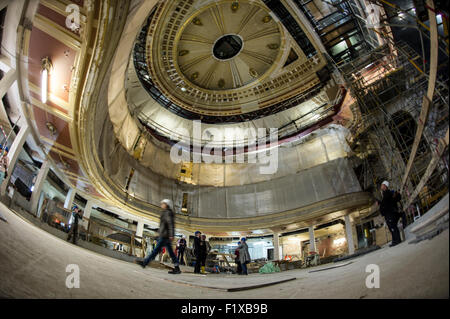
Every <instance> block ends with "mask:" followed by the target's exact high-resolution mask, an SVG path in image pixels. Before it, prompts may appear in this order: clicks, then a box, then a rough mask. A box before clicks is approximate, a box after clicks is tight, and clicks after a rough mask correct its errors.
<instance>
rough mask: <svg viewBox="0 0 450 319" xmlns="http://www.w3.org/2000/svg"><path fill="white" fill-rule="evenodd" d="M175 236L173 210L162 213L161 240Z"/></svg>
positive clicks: (160, 223) (160, 220)
mask: <svg viewBox="0 0 450 319" xmlns="http://www.w3.org/2000/svg"><path fill="white" fill-rule="evenodd" d="M174 235H175V215H174V213H173V211H172V210H171V209H166V210H164V211H163V212H162V213H161V217H160V219H159V238H165V239H168V238H170V237H174Z"/></svg>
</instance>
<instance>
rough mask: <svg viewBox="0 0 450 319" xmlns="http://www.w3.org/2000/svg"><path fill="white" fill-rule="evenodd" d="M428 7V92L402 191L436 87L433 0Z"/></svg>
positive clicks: (436, 37)
mask: <svg viewBox="0 0 450 319" xmlns="http://www.w3.org/2000/svg"><path fill="white" fill-rule="evenodd" d="M426 3H427V6H428V16H429V18H430V41H431V44H430V45H431V49H430V76H429V78H428V90H427V95H426V96H424V98H423V103H422V109H421V111H420V117H419V123H418V125H417V131H416V136H415V137H414V143H413V147H412V149H411V154H410V156H409V159H408V164H407V165H406V170H405V174H404V175H403V179H402V184H401V187H400V189H401V190H404V187H405V184H406V180H407V179H408V176H409V173H410V171H411V168H412V165H413V162H414V159H415V157H416V154H417V149H418V148H419V143H420V139H421V138H422V134H423V130H424V128H425V124H426V122H427V119H428V114H429V111H430V104H431V101H433V95H434V90H435V87H436V76H437V67H438V46H439V43H438V41H439V39H438V31H437V22H436V13H435V11H434V3H433V0H427V2H426Z"/></svg>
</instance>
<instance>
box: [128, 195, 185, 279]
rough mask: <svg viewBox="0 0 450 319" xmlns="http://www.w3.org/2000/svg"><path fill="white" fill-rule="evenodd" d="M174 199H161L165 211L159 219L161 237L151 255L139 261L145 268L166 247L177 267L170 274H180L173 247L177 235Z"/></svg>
mask: <svg viewBox="0 0 450 319" xmlns="http://www.w3.org/2000/svg"><path fill="white" fill-rule="evenodd" d="M172 207H173V204H172V201H171V200H170V199H164V200H162V201H161V208H162V209H163V212H162V213H161V217H160V221H159V238H158V242H157V244H156V247H155V249H153V251H152V252H151V254H150V255H148V256H147V257H145V259H144V261H138V262H137V263H138V264H140V265H141V266H142V268H145V267H146V266H147V264H148V263H149V262H151V261H152V260H154V259H155V257H156V255H157V254H158V253H159V252H160V251H161V250H162V248H163V247H165V248H166V249H167V251H168V253H169V255H170V258H172V262H173V265H174V266H175V268H174V269H173V270H170V271H169V274H179V273H181V270H180V266H179V265H180V264H179V262H178V258H177V256H175V253H174V252H173V249H172V241H173V237H174V235H175V214H174V212H173V211H172Z"/></svg>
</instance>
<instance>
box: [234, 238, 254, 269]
mask: <svg viewBox="0 0 450 319" xmlns="http://www.w3.org/2000/svg"><path fill="white" fill-rule="evenodd" d="M237 249H238V250H239V261H240V262H241V267H242V272H241V275H248V270H247V264H248V263H250V261H251V258H250V253H249V252H248V245H247V240H246V238H245V237H243V238H241V244H240V245H239V246H238V248H237Z"/></svg>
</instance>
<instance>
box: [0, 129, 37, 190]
mask: <svg viewBox="0 0 450 319" xmlns="http://www.w3.org/2000/svg"><path fill="white" fill-rule="evenodd" d="M29 133H30V127H29V126H28V125H26V124H25V125H24V126H22V127H21V128H20V131H19V134H17V136H16V138H15V139H14V141H13V143H12V144H11V148H10V150H9V152H8V155H7V157H8V170H7V172H8V176H7V177H6V178H5V179H3V182H2V185H1V186H0V195H1V196H4V195H5V194H6V189H7V186H8V183H9V181H10V179H11V175H12V172H13V171H14V167H15V166H16V163H17V159H18V158H19V154H20V152H21V151H22V148H23V144H24V143H25V141H26V139H27V137H28V134H29ZM5 144H6V143H5Z"/></svg>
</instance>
